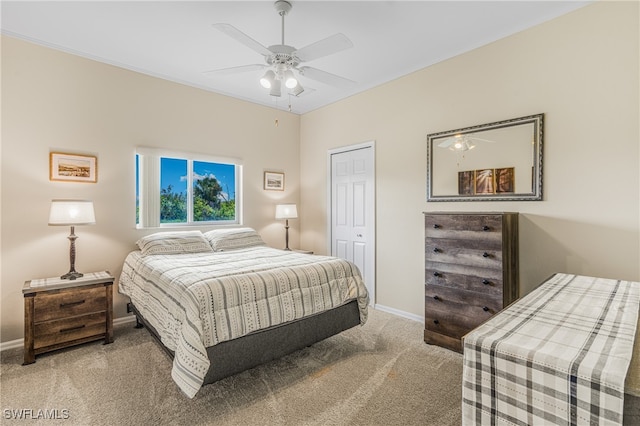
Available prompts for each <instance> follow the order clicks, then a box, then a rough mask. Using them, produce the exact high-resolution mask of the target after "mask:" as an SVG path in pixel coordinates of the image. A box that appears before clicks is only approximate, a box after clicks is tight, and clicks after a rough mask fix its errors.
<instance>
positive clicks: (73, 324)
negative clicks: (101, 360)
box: [34, 312, 107, 350]
mask: <svg viewBox="0 0 640 426" xmlns="http://www.w3.org/2000/svg"><path fill="white" fill-rule="evenodd" d="M106 318H107V314H106V312H98V313H94V314H89V315H81V316H75V317H72V318H67V319H61V320H53V321H47V322H42V323H39V324H35V327H34V337H35V342H34V349H35V350H38V349H40V348H44V347H47V346H52V345H57V344H60V343H66V342H71V341H73V340H78V339H85V338H87V337H91V336H97V337H98V338H100V337H104V335H105V333H106Z"/></svg>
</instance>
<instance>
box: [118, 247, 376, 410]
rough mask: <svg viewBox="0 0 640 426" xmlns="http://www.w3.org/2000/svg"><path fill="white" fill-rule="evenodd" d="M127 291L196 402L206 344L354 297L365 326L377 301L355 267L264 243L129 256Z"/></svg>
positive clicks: (122, 284)
mask: <svg viewBox="0 0 640 426" xmlns="http://www.w3.org/2000/svg"><path fill="white" fill-rule="evenodd" d="M119 292H120V293H122V294H124V295H126V296H129V297H130V298H131V300H132V302H133V303H134V305H135V306H136V308H137V309H138V310H139V311H140V313H141V314H142V315H143V316H144V317H145V319H147V320H148V321H149V323H150V324H151V325H152V326H153V327H154V328H155V329H156V330H157V331H158V334H159V335H160V337H161V340H162V343H163V344H164V345H165V346H166V347H167V348H169V349H171V350H172V351H174V352H175V357H174V361H173V369H172V373H171V375H172V377H173V379H174V381H175V382H176V383H177V384H178V386H179V387H180V389H182V391H183V392H184V393H185V394H186V395H187V396H189V397H190V398H193V397H194V396H195V394H196V393H197V392H198V390H199V389H200V387H201V386H202V383H203V380H204V377H205V375H206V373H207V370H208V369H209V359H208V357H207V352H206V347H209V346H212V345H215V344H217V343H220V342H223V341H227V340H231V339H235V338H237V337H241V336H244V335H246V334H249V333H251V332H254V331H256V330H260V329H264V328H267V327H270V326H274V325H278V324H282V323H285V322H288V321H292V320H295V319H299V318H302V317H305V316H309V315H313V314H315V313H318V312H322V311H325V310H328V309H331V308H334V307H337V306H340V305H342V304H344V303H346V302H348V301H350V300H352V299H357V300H358V306H359V308H360V321H361V324H364V323H365V322H366V319H367V305H368V303H369V298H368V295H367V290H366V287H365V285H364V282H363V281H362V278H361V276H360V272H359V271H358V269H357V267H356V266H355V265H353V264H352V263H349V262H346V261H344V260H342V259H338V258H334V257H327V256H310V255H306V254H301V253H296V252H286V251H283V250H276V249H272V248H268V247H264V246H260V247H252V248H245V249H238V250H229V251H224V252H215V253H195V254H173V255H153V256H141V254H140V252H139V251H134V252H131V253H130V254H129V255H128V256H127V258H126V259H125V262H124V265H123V269H122V275H121V276H120V281H119ZM212 362H215V360H212Z"/></svg>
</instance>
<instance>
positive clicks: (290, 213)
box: [276, 204, 298, 219]
mask: <svg viewBox="0 0 640 426" xmlns="http://www.w3.org/2000/svg"><path fill="white" fill-rule="evenodd" d="M297 218H298V209H297V208H296V205H295V204H278V205H276V219H297Z"/></svg>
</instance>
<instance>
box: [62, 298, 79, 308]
mask: <svg viewBox="0 0 640 426" xmlns="http://www.w3.org/2000/svg"><path fill="white" fill-rule="evenodd" d="M83 303H84V299H83V300H78V301H77V302H69V303H61V304H60V307H61V308H70V307H71V306H76V305H82V304H83Z"/></svg>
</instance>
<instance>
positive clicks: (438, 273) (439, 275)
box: [433, 272, 442, 277]
mask: <svg viewBox="0 0 640 426" xmlns="http://www.w3.org/2000/svg"><path fill="white" fill-rule="evenodd" d="M433 276H434V277H441V276H442V274H441V273H440V272H434V273H433Z"/></svg>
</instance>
